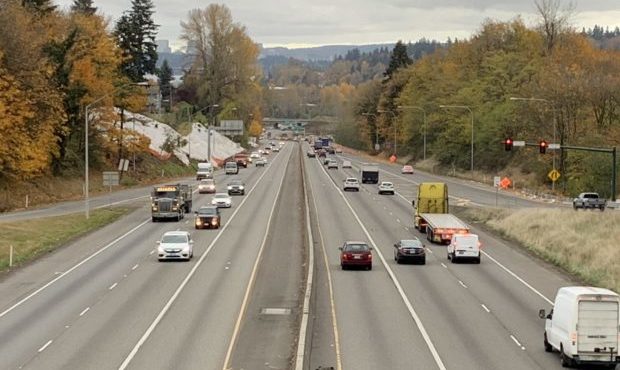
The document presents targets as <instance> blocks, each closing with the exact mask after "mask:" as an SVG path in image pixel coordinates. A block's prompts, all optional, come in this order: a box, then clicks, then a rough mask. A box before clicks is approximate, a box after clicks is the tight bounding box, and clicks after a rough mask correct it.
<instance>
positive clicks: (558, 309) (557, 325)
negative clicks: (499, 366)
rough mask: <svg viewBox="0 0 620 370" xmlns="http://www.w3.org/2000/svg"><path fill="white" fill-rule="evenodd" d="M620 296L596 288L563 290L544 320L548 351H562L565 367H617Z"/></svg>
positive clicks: (558, 294) (619, 357) (540, 315)
mask: <svg viewBox="0 0 620 370" xmlns="http://www.w3.org/2000/svg"><path fill="white" fill-rule="evenodd" d="M619 305H620V297H619V296H618V294H616V293H615V292H612V291H611V290H608V289H604V288H595V287H580V286H572V287H563V288H560V289H559V290H558V293H557V295H556V296H555V303H554V307H553V309H552V310H551V312H549V314H546V313H545V310H544V309H541V310H540V311H539V317H540V318H541V319H545V334H544V346H545V351H547V352H552V351H554V350H556V351H558V352H560V360H561V362H562V366H563V367H572V366H576V365H581V364H593V365H594V364H596V365H608V366H614V365H615V364H617V363H619V362H620V356H618V338H619V336H620V315H619V314H620V310H619Z"/></svg>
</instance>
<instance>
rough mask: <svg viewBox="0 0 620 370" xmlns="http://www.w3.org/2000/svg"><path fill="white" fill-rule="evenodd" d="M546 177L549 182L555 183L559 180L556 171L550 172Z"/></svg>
mask: <svg viewBox="0 0 620 370" xmlns="http://www.w3.org/2000/svg"><path fill="white" fill-rule="evenodd" d="M547 177H549V179H551V181H553V182H556V181H558V179H559V178H560V172H559V171H558V170H551V171H549V173H548V174H547Z"/></svg>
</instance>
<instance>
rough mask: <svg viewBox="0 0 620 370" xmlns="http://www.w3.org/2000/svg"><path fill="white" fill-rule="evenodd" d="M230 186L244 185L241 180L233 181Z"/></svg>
mask: <svg viewBox="0 0 620 370" xmlns="http://www.w3.org/2000/svg"><path fill="white" fill-rule="evenodd" d="M228 185H243V182H241V180H232V181H231V182H230V183H229V184H228Z"/></svg>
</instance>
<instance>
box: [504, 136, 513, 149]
mask: <svg viewBox="0 0 620 370" xmlns="http://www.w3.org/2000/svg"><path fill="white" fill-rule="evenodd" d="M512 144H513V141H512V139H511V138H506V140H504V149H505V150H506V151H507V152H509V151H511V150H512Z"/></svg>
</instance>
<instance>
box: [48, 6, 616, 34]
mask: <svg viewBox="0 0 620 370" xmlns="http://www.w3.org/2000/svg"><path fill="white" fill-rule="evenodd" d="M56 2H57V3H58V4H60V5H61V7H64V8H68V6H69V5H70V4H71V3H72V0H57V1H56ZM153 2H154V4H155V7H156V13H155V21H156V22H157V23H158V24H159V25H160V26H161V27H160V30H159V38H162V39H168V40H170V41H171V42H173V43H174V42H175V41H176V40H177V39H178V38H179V36H180V32H181V26H180V22H181V20H183V19H185V17H186V16H187V12H188V11H189V9H193V8H198V7H205V6H207V5H208V4H209V2H206V1H201V0H177V1H166V0H154V1H153ZM563 2H564V3H568V2H569V1H563ZM225 4H226V5H227V6H228V7H229V8H230V9H231V11H232V13H233V17H234V19H235V21H237V22H239V23H241V24H243V25H245V26H246V27H247V29H248V33H249V34H250V36H251V37H252V38H253V39H254V40H255V41H256V42H260V43H264V44H279V45H291V44H314V45H322V44H343V43H350V44H362V43H376V42H392V41H395V40H398V39H402V40H417V39H419V38H421V37H426V38H429V39H437V40H445V39H446V38H447V37H452V38H454V37H458V38H466V37H469V36H470V35H471V34H472V33H474V32H476V31H477V30H478V29H479V28H480V25H481V23H482V22H483V21H484V20H485V19H488V18H491V19H498V20H503V21H505V20H510V19H513V18H515V17H517V16H519V15H522V17H523V19H524V20H525V21H526V22H528V23H533V22H534V21H535V20H536V16H535V7H534V2H533V0H532V1H530V0H312V1H309V0H289V1H282V0H262V1H257V0H226V1H225ZM95 5H96V6H98V7H99V10H100V12H102V13H104V14H105V15H107V16H110V17H111V18H112V20H113V21H115V20H116V19H117V18H118V17H119V16H120V15H121V14H122V12H123V11H124V10H128V9H129V8H130V6H131V2H130V0H105V1H104V0H100V1H97V0H95ZM576 10H577V13H576V14H575V17H574V24H575V26H577V27H581V26H586V27H589V26H593V25H594V24H595V23H597V24H601V25H608V26H616V25H620V22H618V21H616V20H617V19H620V2H619V1H618V0H590V1H588V0H581V1H578V2H576Z"/></svg>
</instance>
